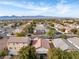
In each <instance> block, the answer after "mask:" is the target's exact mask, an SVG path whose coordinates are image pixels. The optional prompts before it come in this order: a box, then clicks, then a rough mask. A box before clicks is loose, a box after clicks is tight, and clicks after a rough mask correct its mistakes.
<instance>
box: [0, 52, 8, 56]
mask: <svg viewBox="0 0 79 59" xmlns="http://www.w3.org/2000/svg"><path fill="white" fill-rule="evenodd" d="M7 54H8V51H0V57H2V56H6V55H7Z"/></svg>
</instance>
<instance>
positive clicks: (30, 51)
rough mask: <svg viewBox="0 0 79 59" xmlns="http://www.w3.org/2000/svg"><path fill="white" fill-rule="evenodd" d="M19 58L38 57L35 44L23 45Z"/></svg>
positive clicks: (32, 58)
mask: <svg viewBox="0 0 79 59" xmlns="http://www.w3.org/2000/svg"><path fill="white" fill-rule="evenodd" d="M19 59H36V50H35V48H34V47H33V46H27V47H22V48H21V49H20V51H19Z"/></svg>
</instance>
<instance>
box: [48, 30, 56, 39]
mask: <svg viewBox="0 0 79 59" xmlns="http://www.w3.org/2000/svg"><path fill="white" fill-rule="evenodd" d="M55 33H56V30H55V29H49V31H48V33H47V35H48V36H50V37H51V38H54V35H55Z"/></svg>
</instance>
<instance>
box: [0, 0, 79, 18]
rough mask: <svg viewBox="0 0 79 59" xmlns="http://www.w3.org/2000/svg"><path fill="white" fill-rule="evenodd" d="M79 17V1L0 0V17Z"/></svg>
mask: <svg viewBox="0 0 79 59" xmlns="http://www.w3.org/2000/svg"><path fill="white" fill-rule="evenodd" d="M11 15H17V16H36V15H43V16H58V17H79V0H0V16H11Z"/></svg>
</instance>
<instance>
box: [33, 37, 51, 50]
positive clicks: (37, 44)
mask: <svg viewBox="0 0 79 59" xmlns="http://www.w3.org/2000/svg"><path fill="white" fill-rule="evenodd" d="M33 46H34V47H35V48H41V47H43V48H46V49H49V48H50V44H49V41H48V40H45V39H41V38H38V40H34V41H33Z"/></svg>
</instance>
